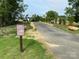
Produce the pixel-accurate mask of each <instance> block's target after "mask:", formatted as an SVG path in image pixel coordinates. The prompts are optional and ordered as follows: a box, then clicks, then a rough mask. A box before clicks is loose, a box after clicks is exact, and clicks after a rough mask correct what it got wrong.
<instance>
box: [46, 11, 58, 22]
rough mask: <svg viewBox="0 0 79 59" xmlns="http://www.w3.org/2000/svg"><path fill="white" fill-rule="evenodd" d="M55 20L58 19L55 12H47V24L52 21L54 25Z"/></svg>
mask: <svg viewBox="0 0 79 59" xmlns="http://www.w3.org/2000/svg"><path fill="white" fill-rule="evenodd" d="M57 18H58V13H57V12H56V11H48V12H47V13H46V20H47V21H48V22H51V21H54V22H55V23H56V22H57Z"/></svg>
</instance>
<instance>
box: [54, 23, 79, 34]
mask: <svg viewBox="0 0 79 59" xmlns="http://www.w3.org/2000/svg"><path fill="white" fill-rule="evenodd" d="M54 26H55V27H57V28H59V29H62V30H64V31H66V32H69V33H72V34H79V30H76V31H71V30H69V29H68V27H67V26H66V25H59V24H54Z"/></svg>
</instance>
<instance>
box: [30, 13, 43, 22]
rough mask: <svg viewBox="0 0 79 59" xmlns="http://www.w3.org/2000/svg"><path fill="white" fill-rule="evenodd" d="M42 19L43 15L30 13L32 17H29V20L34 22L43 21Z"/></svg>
mask: <svg viewBox="0 0 79 59" xmlns="http://www.w3.org/2000/svg"><path fill="white" fill-rule="evenodd" d="M43 19H44V18H43V17H41V16H39V15H36V14H34V15H32V17H31V21H35V22H37V21H43Z"/></svg>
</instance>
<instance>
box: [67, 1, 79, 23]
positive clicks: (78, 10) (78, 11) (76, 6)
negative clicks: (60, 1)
mask: <svg viewBox="0 0 79 59" xmlns="http://www.w3.org/2000/svg"><path fill="white" fill-rule="evenodd" d="M68 2H69V5H70V6H72V8H73V10H75V11H74V12H75V14H74V15H75V22H79V0H68Z"/></svg>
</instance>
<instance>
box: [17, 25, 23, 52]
mask: <svg viewBox="0 0 79 59" xmlns="http://www.w3.org/2000/svg"><path fill="white" fill-rule="evenodd" d="M17 35H18V36H20V51H21V52H23V39H22V37H23V35H24V25H23V24H17Z"/></svg>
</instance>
